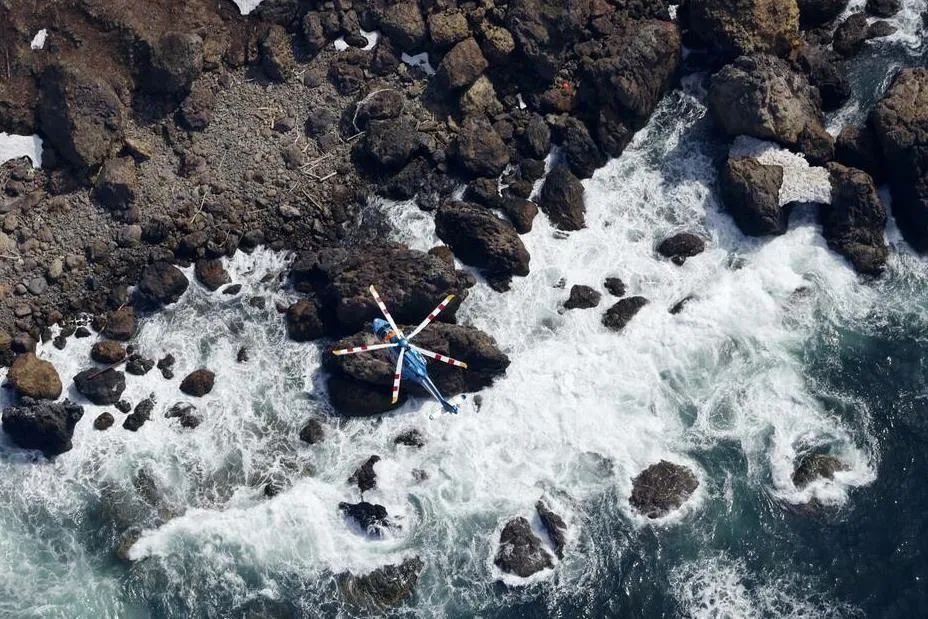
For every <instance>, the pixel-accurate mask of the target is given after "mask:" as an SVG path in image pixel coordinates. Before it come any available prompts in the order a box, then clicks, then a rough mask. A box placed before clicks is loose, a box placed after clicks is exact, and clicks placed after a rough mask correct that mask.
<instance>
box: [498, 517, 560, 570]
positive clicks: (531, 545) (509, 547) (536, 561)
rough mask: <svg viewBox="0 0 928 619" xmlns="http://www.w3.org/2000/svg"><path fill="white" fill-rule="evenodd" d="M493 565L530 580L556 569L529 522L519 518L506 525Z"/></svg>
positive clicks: (501, 534)
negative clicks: (553, 568) (535, 575)
mask: <svg viewBox="0 0 928 619" xmlns="http://www.w3.org/2000/svg"><path fill="white" fill-rule="evenodd" d="M493 563H494V564H495V565H496V567H498V568H499V569H500V570H502V571H504V572H506V573H508V574H513V575H515V576H520V577H522V578H528V577H529V576H531V575H533V574H536V573H538V572H540V571H541V570H544V569H550V568H552V567H554V563H553V562H552V560H551V555H550V554H548V551H547V550H545V548H544V546H542V544H541V540H540V539H538V536H537V535H535V533H534V532H533V531H532V527H531V525H529V523H528V520H526V519H525V518H523V517H521V516H519V517H518V518H513V519H512V520H510V521H509V522H507V523H506V526H505V527H503V530H502V532H501V533H500V536H499V550H497V552H496V557H495V558H494V559H493Z"/></svg>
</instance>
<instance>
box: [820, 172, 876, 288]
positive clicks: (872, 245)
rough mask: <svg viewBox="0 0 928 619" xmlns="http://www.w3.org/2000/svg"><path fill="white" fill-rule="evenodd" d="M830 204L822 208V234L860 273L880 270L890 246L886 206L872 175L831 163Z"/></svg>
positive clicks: (830, 245)
mask: <svg viewBox="0 0 928 619" xmlns="http://www.w3.org/2000/svg"><path fill="white" fill-rule="evenodd" d="M828 171H829V173H830V176H831V204H828V205H822V206H821V207H820V208H819V219H820V220H821V222H822V234H823V235H824V237H825V239H826V240H827V241H828V246H829V247H831V248H832V249H834V250H835V251H837V252H838V253H839V254H841V255H842V256H844V257H846V258H847V259H848V260H850V261H851V264H853V265H854V269H855V270H856V271H858V272H859V273H864V274H867V275H876V274H879V273H880V272H881V271H882V270H883V267H884V266H885V265H886V258H887V256H888V255H889V249H888V248H887V247H886V242H885V241H884V240H883V230H884V228H885V227H886V209H885V208H883V203H882V202H881V201H880V196H879V194H878V193H877V191H876V186H875V185H874V184H873V179H872V178H870V175H869V174H867V173H866V172H863V171H861V170H856V169H854V168H846V167H844V166H843V165H841V164H838V163H830V164H828Z"/></svg>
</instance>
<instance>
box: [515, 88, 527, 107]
mask: <svg viewBox="0 0 928 619" xmlns="http://www.w3.org/2000/svg"><path fill="white" fill-rule="evenodd" d="M516 101H518V102H519V109H520V110H524V109H525V108H526V107H527V106H526V105H525V101H524V100H523V99H522V93H521V92H518V93H516Z"/></svg>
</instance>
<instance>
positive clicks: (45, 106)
mask: <svg viewBox="0 0 928 619" xmlns="http://www.w3.org/2000/svg"><path fill="white" fill-rule="evenodd" d="M38 121H39V133H40V134H41V135H42V137H43V138H44V139H46V140H48V143H49V144H50V145H51V146H53V147H54V148H55V150H56V151H57V152H58V153H59V154H60V155H61V156H62V157H63V158H64V160H65V161H67V162H68V163H70V164H71V165H72V166H74V167H75V168H77V169H78V170H79V171H81V172H84V173H86V172H87V171H89V169H90V168H93V167H96V166H98V165H100V164H101V163H103V161H104V160H106V159H107V158H108V157H109V156H110V155H111V154H112V153H113V152H114V151H115V150H116V149H117V148H118V146H119V144H121V143H122V138H123V131H124V129H125V123H126V120H125V112H124V110H123V105H122V103H121V102H120V100H119V97H117V96H116V92H115V91H114V90H113V88H112V86H110V85H109V84H108V83H107V82H106V81H104V79H103V78H102V77H101V76H96V75H91V74H90V73H88V72H86V71H85V70H83V69H79V68H75V67H72V66H62V65H53V66H51V67H49V68H48V69H46V70H45V71H44V72H43V73H42V77H41V79H40V81H39V104H38Z"/></svg>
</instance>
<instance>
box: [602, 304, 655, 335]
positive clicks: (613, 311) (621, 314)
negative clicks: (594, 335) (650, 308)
mask: <svg viewBox="0 0 928 619" xmlns="http://www.w3.org/2000/svg"><path fill="white" fill-rule="evenodd" d="M647 304H648V300H647V299H646V298H644V297H625V298H624V299H620V300H619V301H616V302H615V303H614V304H613V305H612V307H610V308H609V309H608V310H606V313H605V315H603V321H602V322H603V325H604V326H606V327H608V328H609V329H611V330H613V331H621V330H622V329H624V328H625V326H626V325H627V324H628V323H629V322H631V320H632V318H634V317H635V314H637V313H638V312H640V311H641V309H642V308H643V307H644V306H645V305H647Z"/></svg>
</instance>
